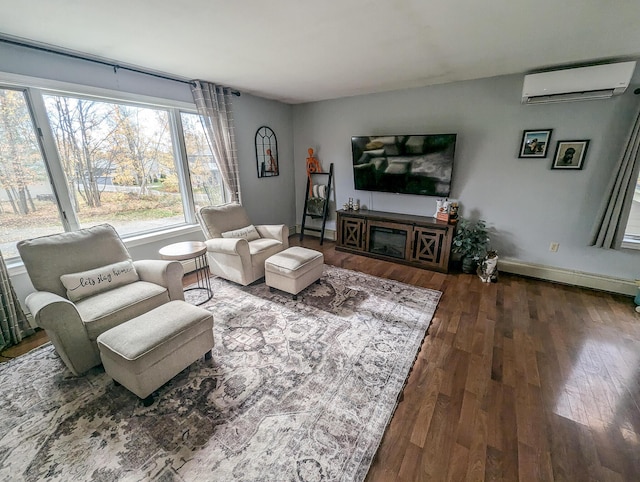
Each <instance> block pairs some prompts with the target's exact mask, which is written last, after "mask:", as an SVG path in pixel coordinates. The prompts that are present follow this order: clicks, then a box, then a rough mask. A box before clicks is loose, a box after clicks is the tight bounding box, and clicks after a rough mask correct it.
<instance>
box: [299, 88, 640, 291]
mask: <svg viewBox="0 0 640 482" xmlns="http://www.w3.org/2000/svg"><path fill="white" fill-rule="evenodd" d="M522 80H523V76H522V75H511V76H501V77H495V78H490V79H482V80H475V81H467V82H458V83H451V84H444V85H437V86H431V87H425V88H416V89H408V90H402V91H394V92H387V93H380V94H371V95H363V96H356V97H350V98H344V99H337V100H329V101H322V102H314V103H308V104H301V105H297V106H294V116H293V125H294V155H295V156H296V166H297V169H296V208H297V218H296V219H300V217H301V215H302V206H303V203H304V187H305V170H304V159H305V158H306V152H307V149H308V148H309V147H313V148H314V149H316V151H317V157H318V158H319V159H320V160H321V162H322V164H323V166H324V167H325V168H328V165H329V163H330V162H333V163H334V165H335V172H336V173H335V195H336V202H337V205H338V206H341V205H342V204H343V203H344V202H345V201H346V200H347V199H348V198H349V197H353V198H355V199H360V202H361V204H363V205H366V206H368V207H369V208H370V209H374V210H378V211H389V212H403V213H411V214H421V215H427V216H430V215H432V214H433V212H434V210H435V200H436V198H435V197H423V196H410V195H398V194H387V193H370V192H368V191H356V190H354V184H353V170H352V161H351V146H350V139H351V136H355V135H381V134H430V133H434V134H435V133H457V134H458V141H457V145H456V155H455V163H454V173H453V185H452V196H451V198H454V199H458V200H459V201H460V203H461V215H462V216H464V217H473V218H477V217H480V218H482V219H485V220H486V221H487V222H488V224H489V225H490V226H491V227H492V229H493V230H494V234H493V236H492V245H493V247H494V248H496V249H498V251H499V253H500V255H501V257H503V258H505V259H511V260H515V261H518V262H523V263H530V264H535V265H544V266H550V267H555V268H561V269H564V270H573V271H579V272H586V273H592V274H597V275H605V276H611V277H615V278H623V279H628V280H633V279H635V278H638V277H640V266H639V263H638V261H639V258H640V253H638V252H637V251H629V250H620V251H613V250H603V249H598V248H593V247H589V246H588V241H589V235H590V233H591V230H592V228H593V223H594V217H595V215H596V212H597V211H598V208H599V206H600V202H601V199H602V197H603V193H604V192H605V189H606V186H607V184H608V182H609V179H610V177H611V175H612V170H613V169H614V166H615V164H616V162H617V161H618V157H619V155H620V153H621V148H622V145H623V144H624V141H625V138H626V136H627V135H628V131H629V128H630V124H631V121H632V118H633V116H634V115H635V113H636V112H637V110H638V106H639V101H640V98H639V97H638V96H634V95H633V93H632V92H633V89H634V87H635V86H637V85H635V86H633V85H632V86H630V88H629V89H628V91H627V93H625V94H624V95H622V96H620V97H616V98H614V99H609V100H598V101H584V102H574V103H564V104H555V105H538V106H527V105H522V104H521V103H520V97H521V92H522ZM547 128H551V129H553V136H552V139H551V145H550V148H549V150H548V155H547V158H545V159H519V158H518V149H519V144H520V142H521V140H522V131H523V130H525V129H547ZM572 139H590V141H591V143H590V145H589V149H588V152H587V155H586V158H585V163H584V168H583V170H580V171H563V170H551V169H550V165H551V159H552V157H553V154H554V152H555V146H556V141H558V140H572ZM327 227H328V228H329V229H334V228H335V220H332V221H331V222H328V223H327ZM552 241H554V242H558V243H560V249H559V251H558V252H557V253H552V252H550V251H549V244H550V243H551V242H552Z"/></svg>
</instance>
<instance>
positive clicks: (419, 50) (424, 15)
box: [0, 0, 640, 103]
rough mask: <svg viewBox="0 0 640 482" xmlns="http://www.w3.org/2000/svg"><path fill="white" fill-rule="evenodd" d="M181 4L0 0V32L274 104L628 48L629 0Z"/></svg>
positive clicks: (635, 43)
mask: <svg viewBox="0 0 640 482" xmlns="http://www.w3.org/2000/svg"><path fill="white" fill-rule="evenodd" d="M186 3H187V2H182V1H176V0H109V1H108V2H97V1H86V0H57V1H55V2H52V1H50V0H20V1H19V2H16V1H15V0H0V8H1V10H2V15H1V16H0V33H3V34H5V35H9V36H15V37H20V38H23V39H29V40H33V41H37V42H42V43H46V44H49V45H54V46H58V47H61V48H64V49H70V50H74V51H78V52H84V53H87V54H91V55H93V56H98V57H101V58H105V59H112V60H114V61H117V62H119V63H122V64H130V65H136V66H140V67H143V68H145V69H149V70H152V71H156V72H164V73H168V74H172V75H175V76H179V77H183V78H187V79H202V80H208V81H211V82H215V83H219V84H222V85H227V86H231V87H234V88H236V89H238V90H240V91H243V92H248V93H252V94H255V95H260V96H263V97H267V98H272V99H278V100H281V101H283V102H287V103H301V102H309V101H317V100H325V99H332V98H338V97H345V96H351V95H358V94H365V93H372V92H381V91H388V90H397V89H404V88H409V87H418V86H424V85H430V84H437V83H444V82H452V81H458V80H467V79H475V78H482V77H492V76H495V75H501V74H510V73H520V72H526V71H532V70H539V69H544V68H549V67H555V66H564V65H569V64H579V63H589V62H598V61H603V60H626V59H628V58H634V59H635V58H636V57H640V28H638V25H640V1H638V0H617V1H615V2H611V1H610V0H563V1H561V2H559V1H557V0H515V1H511V2H509V1H505V0H485V1H484V2H477V1H476V0H336V1H327V0H324V1H322V0H315V1H311V0H269V1H267V2H264V1H258V0H235V1H233V0H192V1H191V2H189V3H190V4H191V5H193V6H192V7H187V6H186ZM1 68H2V66H1V65H0V70H1Z"/></svg>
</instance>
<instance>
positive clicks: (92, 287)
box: [60, 261, 140, 301]
mask: <svg viewBox="0 0 640 482" xmlns="http://www.w3.org/2000/svg"><path fill="white" fill-rule="evenodd" d="M139 279H140V278H139V276H138V272H137V271H136V268H135V267H134V266H133V263H132V262H131V261H121V262H119V263H113V264H110V265H107V266H102V267H100V268H95V269H90V270H88V271H81V272H79V273H70V274H63V275H62V276H60V281H62V284H63V285H64V287H65V288H66V289H67V298H69V299H70V300H71V301H80V300H81V299H83V298H86V297H87V296H92V295H95V294H98V293H102V292H103V291H108V290H112V289H113V288H117V287H118V286H123V285H126V284H129V283H133V282H134V281H138V280H139Z"/></svg>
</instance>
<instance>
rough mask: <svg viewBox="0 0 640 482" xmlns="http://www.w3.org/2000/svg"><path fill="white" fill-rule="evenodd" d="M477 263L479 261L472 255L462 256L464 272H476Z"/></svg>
mask: <svg viewBox="0 0 640 482" xmlns="http://www.w3.org/2000/svg"><path fill="white" fill-rule="evenodd" d="M477 264H478V263H477V261H476V260H475V259H473V258H472V257H471V256H465V257H464V258H462V272H463V273H474V272H475V271H476V267H477Z"/></svg>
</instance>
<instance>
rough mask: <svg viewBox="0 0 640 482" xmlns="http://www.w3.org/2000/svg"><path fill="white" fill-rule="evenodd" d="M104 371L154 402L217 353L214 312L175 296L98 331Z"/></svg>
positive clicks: (144, 401)
mask: <svg viewBox="0 0 640 482" xmlns="http://www.w3.org/2000/svg"><path fill="white" fill-rule="evenodd" d="M97 341H98V348H99V350H100V358H101V359H102V364H103V365H104V370H105V371H106V372H107V374H108V375H109V376H110V377H111V378H113V380H114V381H115V382H116V383H119V384H122V385H124V387H125V388H127V389H128V390H129V391H131V392H133V393H135V394H136V395H137V396H138V397H140V398H142V399H143V403H144V405H145V406H149V405H151V404H152V403H153V396H152V395H151V394H152V393H153V392H154V391H155V390H157V389H158V388H160V387H161V386H162V385H164V384H165V383H167V382H168V381H169V380H171V379H172V378H173V377H175V376H176V375H177V374H178V373H180V372H181V371H182V370H184V369H185V368H187V367H188V366H189V365H191V364H192V363H193V362H194V361H196V360H197V359H198V358H200V357H201V356H202V355H203V354H204V355H205V358H206V359H209V358H211V349H212V348H213V317H212V316H211V313H209V312H208V311H207V310H205V309H203V308H198V307H197V306H193V305H192V304H190V303H185V302H184V301H179V300H176V301H170V302H169V303H165V304H164V305H161V306H159V307H157V308H155V309H153V310H151V311H149V312H147V313H144V314H143V315H140V316H138V317H136V318H133V319H131V320H129V321H127V322H125V323H122V324H120V325H118V326H116V327H114V328H111V329H110V330H107V331H105V332H104V333H102V334H101V335H100V336H98V340H97Z"/></svg>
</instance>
